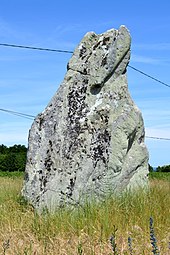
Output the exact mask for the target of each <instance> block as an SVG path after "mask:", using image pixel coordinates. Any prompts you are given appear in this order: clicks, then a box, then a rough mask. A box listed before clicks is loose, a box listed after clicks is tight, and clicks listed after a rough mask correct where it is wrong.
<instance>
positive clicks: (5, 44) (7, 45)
mask: <svg viewBox="0 0 170 255" xmlns="http://www.w3.org/2000/svg"><path fill="white" fill-rule="evenodd" d="M0 46H5V47H13V48H21V49H29V50H41V51H52V52H59V53H73V51H69V50H57V49H49V48H41V47H33V46H24V45H16V44H8V43H0Z"/></svg>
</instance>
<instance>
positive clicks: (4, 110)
mask: <svg viewBox="0 0 170 255" xmlns="http://www.w3.org/2000/svg"><path fill="white" fill-rule="evenodd" d="M0 46H5V47H13V48H21V49H30V50H40V51H51V52H58V53H69V54H72V53H73V51H69V50H60V49H50V48H41V47H32V46H25V45H16V44H8V43H0ZM128 67H129V68H131V69H133V70H134V71H136V72H138V73H140V74H142V75H145V76H146V77H148V78H150V79H152V80H154V81H156V82H158V83H160V84H162V85H164V86H166V87H169V88H170V85H169V84H167V83H165V82H163V81H161V80H159V79H157V78H155V77H153V76H151V75H149V74H147V73H145V72H143V71H141V70H139V69H137V68H135V67H133V66H131V65H128ZM0 111H3V112H7V113H9V114H13V115H16V116H19V117H22V118H27V119H31V120H32V119H34V118H35V116H33V115H30V114H25V113H20V112H15V111H11V110H6V109H2V108H0ZM145 137H146V138H148V139H157V140H166V141H170V138H163V137H154V136H145Z"/></svg>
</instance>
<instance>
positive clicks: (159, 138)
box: [145, 135, 170, 141]
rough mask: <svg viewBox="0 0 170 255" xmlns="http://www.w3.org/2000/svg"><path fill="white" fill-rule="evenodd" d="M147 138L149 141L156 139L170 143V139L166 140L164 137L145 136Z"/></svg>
mask: <svg viewBox="0 0 170 255" xmlns="http://www.w3.org/2000/svg"><path fill="white" fill-rule="evenodd" d="M145 137H146V138H149V139H156V140H166V141H170V138H164V137H156V136H147V135H146V136H145Z"/></svg>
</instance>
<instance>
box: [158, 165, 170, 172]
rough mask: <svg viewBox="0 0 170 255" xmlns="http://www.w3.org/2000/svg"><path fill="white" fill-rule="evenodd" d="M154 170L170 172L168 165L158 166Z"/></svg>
mask: <svg viewBox="0 0 170 255" xmlns="http://www.w3.org/2000/svg"><path fill="white" fill-rule="evenodd" d="M156 171H157V172H162V173H167V172H170V165H165V166H158V167H157V169H156Z"/></svg>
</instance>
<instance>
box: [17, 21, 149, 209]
mask: <svg viewBox="0 0 170 255" xmlns="http://www.w3.org/2000/svg"><path fill="white" fill-rule="evenodd" d="M130 43H131V38H130V34H129V32H128V30H127V29H126V27H124V26H121V27H120V28H119V30H115V29H111V30H109V31H107V32H105V33H103V34H99V35H97V34H95V33H93V32H89V33H87V34H86V35H85V36H84V38H83V39H82V41H81V42H80V44H79V45H78V47H77V48H76V49H75V51H74V53H73V56H72V58H71V59H70V61H69V63H68V66H67V73H66V75H65V78H64V81H63V82H62V84H61V85H60V87H59V89H58V91H57V92H56V94H55V95H54V97H53V98H52V99H51V101H50V103H49V104H48V106H47V107H46V108H45V110H44V111H43V112H42V113H41V114H39V115H38V116H37V117H36V118H35V120H34V122H33V124H32V127H31V130H30V133H29V148H28V154H27V164H26V174H25V182H24V187H23V190H22V193H23V195H24V197H25V198H26V199H28V201H30V202H31V203H32V204H33V206H34V207H35V208H37V209H38V210H40V211H41V210H42V209H43V208H47V209H48V210H49V211H53V210H54V209H56V208H57V207H61V206H64V205H69V204H72V205H75V204H78V203H81V201H83V199H90V198H92V197H93V198H95V199H97V200H98V199H99V200H100V199H103V198H105V197H106V196H107V194H110V193H113V192H120V191H122V190H124V189H126V188H129V187H134V186H144V185H145V184H147V174H148V152H147V149H146V147H145V144H144V124H143V119H142V116H141V112H140V111H139V109H138V108H137V107H136V105H135V104H134V102H133V101H132V99H131V97H130V95H129V92H128V86H127V78H126V67H127V65H128V63H129V58H130Z"/></svg>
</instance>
